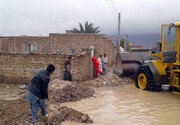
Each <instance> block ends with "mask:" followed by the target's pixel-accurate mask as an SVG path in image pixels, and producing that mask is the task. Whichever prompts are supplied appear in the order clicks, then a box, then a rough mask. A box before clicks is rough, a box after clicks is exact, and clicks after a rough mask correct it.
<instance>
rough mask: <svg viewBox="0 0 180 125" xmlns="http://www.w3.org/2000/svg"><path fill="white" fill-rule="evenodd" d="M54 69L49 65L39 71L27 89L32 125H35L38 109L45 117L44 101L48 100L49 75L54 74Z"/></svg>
mask: <svg viewBox="0 0 180 125" xmlns="http://www.w3.org/2000/svg"><path fill="white" fill-rule="evenodd" d="M54 70H55V67H54V65H52V64H50V65H48V67H47V68H46V70H44V69H39V70H38V71H37V72H36V73H35V75H34V77H33V78H32V80H31V82H30V84H29V86H28V88H27V96H26V100H27V101H28V102H30V107H31V116H32V122H33V125H37V112H38V109H39V107H40V108H41V111H42V116H46V106H45V99H48V100H49V99H50V98H49V95H48V84H49V82H50V75H51V74H53V73H54Z"/></svg>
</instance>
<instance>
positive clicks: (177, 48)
mask: <svg viewBox="0 0 180 125" xmlns="http://www.w3.org/2000/svg"><path fill="white" fill-rule="evenodd" d="M179 28H180V25H179V24H175V23H173V24H170V25H162V62H163V63H176V65H180V39H179V33H180V30H179Z"/></svg>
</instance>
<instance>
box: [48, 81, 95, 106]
mask: <svg viewBox="0 0 180 125" xmlns="http://www.w3.org/2000/svg"><path fill="white" fill-rule="evenodd" d="M94 93H95V91H94V90H93V89H91V88H88V87H84V86H82V85H78V84H73V83H71V82H67V81H63V80H54V81H53V82H52V83H51V87H50V96H51V98H52V101H54V102H59V103H63V102H75V101H78V100H81V99H85V98H89V97H92V96H93V94H94Z"/></svg>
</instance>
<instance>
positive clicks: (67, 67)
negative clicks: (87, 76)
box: [64, 56, 72, 81]
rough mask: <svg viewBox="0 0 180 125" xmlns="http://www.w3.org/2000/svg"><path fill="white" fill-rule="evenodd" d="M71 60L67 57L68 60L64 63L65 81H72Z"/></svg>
mask: <svg viewBox="0 0 180 125" xmlns="http://www.w3.org/2000/svg"><path fill="white" fill-rule="evenodd" d="M71 60H72V57H71V56H69V57H68V60H67V61H66V62H65V63H64V80H66V81H72V75H71Z"/></svg>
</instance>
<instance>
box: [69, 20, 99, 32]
mask: <svg viewBox="0 0 180 125" xmlns="http://www.w3.org/2000/svg"><path fill="white" fill-rule="evenodd" d="M79 28H80V30H79V29H77V28H73V29H72V30H71V32H72V33H99V32H100V30H99V27H94V24H93V23H90V24H89V23H88V21H87V22H85V25H84V27H83V26H82V24H81V23H79Z"/></svg>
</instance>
